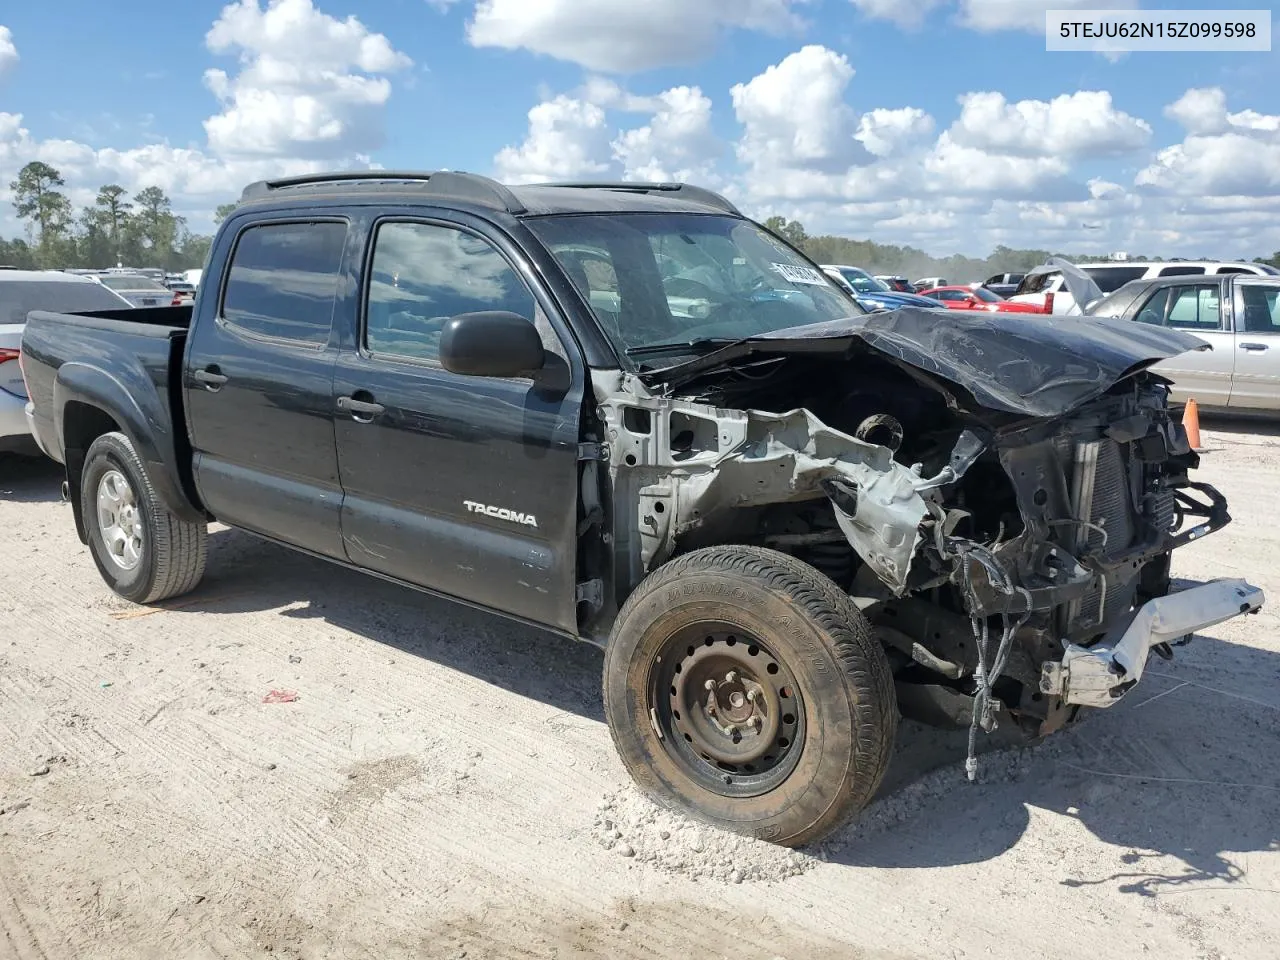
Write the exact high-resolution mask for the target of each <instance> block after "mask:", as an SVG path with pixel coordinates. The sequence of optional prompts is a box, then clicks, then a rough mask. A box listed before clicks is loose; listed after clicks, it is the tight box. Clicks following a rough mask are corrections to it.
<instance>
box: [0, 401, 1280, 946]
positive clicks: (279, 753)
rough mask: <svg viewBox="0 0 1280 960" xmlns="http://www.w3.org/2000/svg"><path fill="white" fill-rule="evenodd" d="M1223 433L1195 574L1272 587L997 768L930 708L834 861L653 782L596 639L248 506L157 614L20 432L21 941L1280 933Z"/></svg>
mask: <svg viewBox="0 0 1280 960" xmlns="http://www.w3.org/2000/svg"><path fill="white" fill-rule="evenodd" d="M1211 426H1214V428H1213V429H1210V430H1209V431H1208V432H1207V433H1206V436H1205V440H1206V444H1207V446H1208V447H1209V448H1210V452H1209V453H1208V454H1206V456H1205V467H1204V469H1203V471H1202V473H1203V474H1204V475H1205V479H1208V480H1210V481H1211V482H1214V483H1216V484H1218V485H1219V486H1220V487H1221V489H1222V490H1223V491H1224V492H1225V493H1226V494H1227V496H1228V498H1229V499H1230V501H1231V504H1232V508H1233V513H1234V515H1235V517H1236V522H1235V523H1234V524H1232V525H1231V526H1230V527H1228V528H1227V529H1226V530H1224V531H1222V532H1220V533H1218V534H1215V535H1214V536H1212V537H1210V538H1208V539H1207V540H1205V541H1204V542H1202V543H1199V544H1196V545H1194V546H1192V547H1189V548H1187V549H1186V550H1184V551H1181V552H1180V554H1179V557H1178V561H1177V566H1176V572H1177V574H1178V575H1179V576H1180V577H1183V578H1186V579H1188V580H1203V579H1209V578H1212V577H1216V576H1246V577H1248V578H1249V579H1251V580H1252V581H1253V582H1255V583H1258V584H1259V585H1261V586H1262V587H1264V589H1267V590H1268V591H1269V592H1270V593H1271V594H1272V596H1273V597H1274V598H1275V599H1274V600H1273V605H1272V606H1271V607H1268V608H1266V609H1264V610H1263V612H1262V613H1261V614H1260V615H1259V616H1257V617H1251V618H1249V619H1247V620H1239V621H1233V622H1231V623H1228V624H1225V625H1223V626H1222V627H1219V628H1216V629H1214V630H1212V631H1210V632H1209V635H1207V636H1202V637H1197V639H1196V640H1195V641H1194V642H1193V643H1192V644H1191V645H1190V646H1189V647H1186V648H1183V649H1182V650H1180V651H1179V655H1178V658H1177V659H1176V660H1175V661H1174V662H1173V663H1164V662H1163V661H1155V662H1153V664H1152V666H1151V669H1150V671H1149V673H1148V678H1147V679H1145V680H1144V681H1143V683H1142V685H1141V686H1140V687H1139V688H1138V689H1136V690H1135V691H1133V693H1132V694H1131V695H1130V696H1129V697H1128V698H1127V699H1126V700H1125V701H1124V702H1123V703H1122V704H1121V705H1119V706H1118V707H1116V708H1115V709H1113V710H1111V711H1108V712H1105V713H1100V714H1098V715H1097V716H1094V717H1093V718H1091V719H1090V720H1089V721H1088V722H1086V723H1084V724H1082V725H1080V726H1079V727H1077V728H1075V729H1072V730H1070V731H1066V732H1064V733H1061V734H1058V735H1055V736H1054V737H1052V738H1050V739H1049V740H1048V741H1047V742H1046V743H1045V744H1043V745H1042V746H1040V747H1038V748H1035V749H1030V750H1020V751H1014V750H1008V749H994V750H993V749H990V748H993V747H994V746H995V744H993V743H988V744H987V746H988V748H989V750H988V752H987V753H986V754H985V756H984V758H983V768H982V776H981V778H980V781H979V782H978V783H977V784H969V783H967V782H966V781H965V779H964V776H963V772H962V767H961V762H962V759H963V754H964V737H963V735H959V734H955V735H953V734H944V733H939V732H936V731H929V730H925V729H923V728H919V727H916V726H914V725H911V724H906V725H904V730H903V734H902V737H901V739H900V743H899V747H898V751H897V754H896V756H895V758H894V764H893V768H892V770H891V772H890V776H889V778H888V781H887V783H886V785H885V788H884V790H883V791H882V794H881V796H880V798H879V799H878V800H877V801H876V802H875V803H874V804H873V805H872V807H871V808H869V809H868V810H867V811H866V813H865V814H864V816H863V817H862V818H861V819H860V820H859V821H858V822H857V823H856V824H854V825H852V826H850V827H849V828H847V829H846V830H844V831H842V832H841V833H839V834H837V835H836V836H835V837H833V838H832V839H831V840H829V841H828V842H826V843H824V844H822V845H821V846H818V847H814V848H811V849H807V850H805V851H802V852H794V851H788V850H784V849H781V848H777V847H772V846H769V845H767V844H762V843H757V842H754V841H749V840H744V839H741V838H738V837H732V836H726V835H724V834H720V833H718V832H716V831H713V830H709V829H708V828H706V827H703V826H701V825H695V824H691V823H688V822H686V821H683V820H681V819H680V818H678V817H674V816H672V815H671V814H669V813H666V812H664V811H661V810H659V809H657V808H655V807H653V806H652V805H651V804H650V803H649V802H648V801H647V800H645V799H643V798H642V797H640V796H639V795H637V794H636V792H635V791H634V790H633V789H632V788H631V787H630V785H629V782H628V780H627V778H626V775H625V773H624V772H623V770H622V768H621V765H620V764H619V762H618V761H617V759H616V758H615V756H614V754H613V751H612V747H611V743H610V739H609V735H608V732H607V730H606V729H605V726H604V723H603V720H602V714H601V704H600V695H599V675H600V669H601V658H600V654H599V653H598V652H597V651H595V650H593V649H591V648H589V647H586V646H578V645H574V644H571V643H568V642H565V641H562V640H559V639H556V638H554V637H548V636H544V635H541V634H537V633H533V632H530V631H528V630H526V629H523V628H520V627H516V626H512V625H510V624H507V623H505V622H502V621H499V620H496V619H493V618H490V617H487V616H484V615H481V614H478V613H474V612H470V611H467V610H465V609H463V608H460V607H457V606H454V605H451V604H448V603H443V602H437V601H433V600H429V599H425V598H423V597H420V596H418V595H416V594H414V593H412V592H409V591H406V590H401V589H399V588H396V587H393V586H390V585H387V584H384V583H381V582H378V581H375V580H372V579H367V578H364V577H361V576H360V575H357V574H352V573H348V572H346V571H343V570H339V569H337V568H334V567H331V566H328V565H325V564H323V563H321V562H319V561H313V560H311V559H308V558H305V557H302V556H299V555H295V554H292V553H289V552H287V551H285V550H283V549H280V548H277V547H274V546H271V545H268V544H264V543H261V542H259V541H257V540H254V539H253V538H250V537H248V536H244V535H242V534H239V533H236V532H232V531H228V530H216V531H215V532H214V533H213V534H212V536H211V544H212V552H211V558H210V573H209V575H208V577H207V579H206V580H205V582H204V584H203V586H202V587H201V588H200V589H199V591H198V592H197V593H196V594H194V595H192V596H190V597H187V598H184V599H183V600H182V601H179V602H177V603H174V604H172V605H170V607H169V608H168V609H165V610H147V609H140V608H135V607H131V606H129V605H128V604H126V603H124V602H123V601H120V600H118V599H117V598H115V597H114V596H112V595H111V594H110V593H109V592H108V591H107V590H106V588H105V587H104V586H103V585H102V583H101V581H100V580H99V578H98V575H97V573H96V571H95V569H94V567H93V564H92V561H91V560H90V559H89V556H88V554H87V552H86V551H85V549H84V548H82V547H81V546H80V544H79V542H78V541H77V540H76V537H75V533H74V530H73V528H72V523H71V515H70V510H69V508H68V507H66V506H65V505H63V504H61V503H59V502H58V483H59V479H60V477H59V475H58V473H57V472H56V470H55V469H54V468H52V467H51V465H49V464H45V463H35V462H23V461H17V460H0V527H2V528H3V530H4V531H5V533H4V538H3V540H2V541H0V583H2V584H3V592H2V594H0V958H4V960H8V958H15V960H26V958H84V957H94V958H104V960H114V958H125V957H130V958H131V957H153V956H154V957H164V958H166V960H169V958H173V957H182V958H184V960H185V958H203V957H259V956H272V957H306V958H320V957H364V956H369V957H377V958H379V960H385V958H394V957H464V956H465V957H472V958H478V957H610V958H629V957H634V958H641V957H645V958H648V957H659V958H672V960H675V958H681V960H684V958H688V957H691V956H698V957H705V958H718V957H730V956H732V957H734V958H735V960H754V958H761V960H771V958H776V957H786V958H794V960H824V958H865V960H907V958H918V960H933V958H960V957H996V958H1003V957H1008V958H1017V960H1025V958H1027V957H1037V958H1058V957H1061V958H1073V960H1074V958H1079V957H1081V956H1088V957H1090V958H1091V960H1106V958H1112V957H1115V958H1122V957H1123V958H1126V960H1128V958H1132V957H1135V956H1144V955H1151V956H1159V957H1161V958H1170V960H1178V958H1204V960H1225V958H1231V960H1240V958H1252V957H1257V958H1275V957H1277V956H1280V631H1278V630H1277V611H1280V607H1278V606H1276V604H1280V564H1278V563H1277V561H1278V560H1280V531H1278V530H1277V528H1276V525H1275V522H1274V520H1275V510H1274V508H1273V495H1274V491H1275V477H1276V475H1277V473H1276V463H1277V454H1278V453H1280V450H1278V449H1277V448H1280V440H1278V439H1276V437H1277V435H1278V434H1277V433H1276V432H1274V431H1272V432H1266V431H1264V432H1253V431H1256V430H1257V428H1254V427H1247V426H1246V427H1239V426H1235V425H1231V424H1219V425H1211Z"/></svg>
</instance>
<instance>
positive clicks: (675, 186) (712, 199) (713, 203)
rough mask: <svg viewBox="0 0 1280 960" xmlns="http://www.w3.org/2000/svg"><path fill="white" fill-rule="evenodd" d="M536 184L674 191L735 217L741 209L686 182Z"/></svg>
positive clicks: (583, 187) (624, 190) (582, 188)
mask: <svg viewBox="0 0 1280 960" xmlns="http://www.w3.org/2000/svg"><path fill="white" fill-rule="evenodd" d="M536 186H539V187H564V188H567V189H570V190H613V191H616V192H619V193H674V194H678V195H679V198H680V199H681V200H688V201H690V202H692V203H700V204H702V205H703V206H705V207H714V208H715V209H716V210H723V211H724V212H725V213H731V214H733V215H734V216H736V217H740V216H742V213H741V211H739V210H738V208H737V207H735V206H734V205H733V204H732V203H730V202H729V201H728V200H726V199H725V198H724V197H723V196H721V195H720V194H718V193H715V192H714V191H712V190H706V189H704V188H703V187H695V186H693V185H692V184H688V183H644V182H639V181H637V182H634V183H633V182H630V181H621V182H615V183H607V182H600V183H591V182H585V181H584V182H573V183H539V184H536Z"/></svg>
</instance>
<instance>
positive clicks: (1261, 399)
mask: <svg viewBox="0 0 1280 960" xmlns="http://www.w3.org/2000/svg"><path fill="white" fill-rule="evenodd" d="M1232 299H1233V304H1234V308H1235V309H1234V313H1235V329H1236V337H1235V341H1236V342H1235V346H1236V350H1235V355H1236V367H1235V377H1234V379H1233V381H1232V388H1231V403H1230V406H1231V407H1232V408H1234V409H1242V410H1267V411H1272V412H1274V411H1276V410H1280V283H1277V282H1276V281H1274V280H1263V279H1261V278H1259V279H1257V280H1250V279H1245V278H1244V277H1239V278H1238V279H1237V280H1236V282H1235V295H1234V297H1233V298H1232Z"/></svg>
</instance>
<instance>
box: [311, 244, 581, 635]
mask: <svg viewBox="0 0 1280 960" xmlns="http://www.w3.org/2000/svg"><path fill="white" fill-rule="evenodd" d="M372 243H373V249H372V254H371V256H370V257H369V258H368V261H367V266H366V269H365V273H366V275H365V277H364V278H363V287H364V297H365V309H364V311H363V322H362V324H361V330H360V339H359V342H358V343H357V344H353V345H351V348H350V349H348V350H344V352H343V354H342V355H341V357H340V358H339V361H338V368H337V377H336V380H335V389H334V395H335V397H336V398H337V400H336V402H337V405H338V411H337V414H336V416H337V420H336V427H335V432H336V436H337V446H338V462H339V470H340V474H341V478H342V487H343V490H344V495H345V498H344V502H343V508H342V533H343V538H344V541H345V544H346V550H347V556H348V557H349V558H350V560H351V562H352V563H355V564H358V565H359V566H361V567H364V568H367V569H370V570H375V571H378V572H380V573H385V574H389V575H391V576H393V577H396V578H399V579H401V580H405V581H408V582H410V583H414V584H418V585H420V586H424V587H427V588H429V589H433V590H438V591H440V592H443V593H446V594H449V595H451V596H454V597H458V598H460V599H463V600H467V601H471V602H474V603H478V604H481V605H483V606H488V607H493V608H499V609H502V610H504V611H506V612H510V613H514V614H516V615H518V616H521V617H524V618H526V619H529V620H532V621H535V622H538V623H542V624H546V625H549V626H554V627H560V628H563V629H567V630H573V629H575V628H576V603H575V599H574V591H575V584H576V579H577V578H576V570H575V562H576V538H577V535H576V525H577V520H578V474H579V467H578V440H579V415H580V411H581V405H582V395H583V375H584V374H583V368H582V365H581V364H580V363H576V362H572V369H571V359H570V358H571V357H574V356H576V352H575V351H574V350H573V349H572V347H571V345H569V346H570V349H566V345H567V344H566V340H565V339H564V338H561V337H559V336H557V334H556V333H555V331H554V330H553V329H552V327H551V325H550V322H549V320H548V311H549V310H552V309H554V305H553V304H552V303H551V302H550V301H549V300H544V299H542V298H540V297H538V296H535V295H534V293H533V292H532V289H531V285H530V284H529V283H527V282H526V280H525V279H524V277H522V275H521V272H520V265H519V262H518V259H517V258H518V254H517V253H516V251H514V250H513V249H511V248H510V247H503V245H502V243H501V240H500V238H497V237H491V236H486V235H485V234H483V233H482V232H480V230H479V229H472V228H469V227H466V226H464V225H462V224H460V223H452V222H444V221H431V222H425V221H421V220H401V219H391V220H383V221H381V222H379V223H377V224H375V225H374V228H373V240H372ZM526 275H528V274H526ZM482 310H506V311H511V312H513V313H518V314H520V315H521V316H524V317H528V318H530V319H532V320H535V321H536V322H537V324H538V327H539V329H540V330H541V331H542V332H543V341H544V344H545V345H546V347H547V351H548V355H549V361H548V366H549V369H551V370H552V372H553V373H555V374H558V376H553V377H551V379H552V380H559V381H560V382H559V383H549V382H547V381H546V380H545V379H538V380H535V379H527V378H525V379H510V380H506V379H490V378H482V377H467V376H458V375H455V374H452V373H449V372H448V371H446V370H445V369H444V368H443V367H442V366H441V365H440V362H439V339H440V333H441V330H442V328H443V325H444V323H445V321H446V320H447V319H449V318H450V317H453V316H456V315H458V314H461V313H471V312H476V311H482Z"/></svg>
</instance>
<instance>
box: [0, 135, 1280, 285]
mask: <svg viewBox="0 0 1280 960" xmlns="http://www.w3.org/2000/svg"><path fill="white" fill-rule="evenodd" d="M64 186H66V183H65V181H64V180H63V177H62V174H61V173H59V172H58V170H56V169H55V168H54V167H51V166H49V165H48V164H47V163H43V162H41V161H39V160H35V161H32V162H31V163H28V164H27V165H26V166H25V167H23V168H22V170H21V171H20V172H19V173H18V179H16V180H14V181H12V182H11V183H10V184H9V189H10V191H12V193H13V206H14V210H15V211H17V214H18V219H20V220H22V221H23V222H24V223H25V224H26V227H27V237H26V238H25V239H23V238H15V239H13V240H5V239H3V238H0V266H11V267H18V268H19V269H27V270H33V269H59V268H61V269H68V268H70V269H77V268H80V269H103V268H106V267H114V266H116V265H117V264H119V265H123V266H127V267H160V268H163V269H165V270H174V271H177V270H186V269H190V268H194V267H200V266H202V265H203V264H204V260H205V255H206V254H207V253H208V252H209V246H210V244H211V243H212V242H213V238H212V237H210V236H206V235H204V234H198V233H192V232H191V231H190V230H188V229H187V224H186V220H185V219H184V218H183V217H180V216H178V215H177V214H175V213H174V212H173V209H172V203H171V201H170V199H169V197H168V195H167V194H166V193H165V192H164V191H163V190H161V189H160V188H159V187H145V188H143V189H142V190H139V191H138V192H137V193H135V194H133V196H130V195H129V193H128V191H126V190H125V189H124V188H123V187H121V186H120V185H119V184H115V183H108V184H104V185H103V186H102V187H99V188H98V194H97V196H96V197H95V198H94V201H93V203H91V204H89V205H87V206H85V207H82V208H81V209H80V212H79V214H77V213H76V212H75V210H74V209H73V207H72V204H71V201H70V200H68V199H67V196H66V194H65V193H63V192H62V191H61V189H60V188H62V187H64ZM235 206H236V205H235V204H234V203H224V204H222V205H220V206H219V207H218V208H217V210H216V211H215V212H214V217H213V219H214V223H221V222H222V221H223V219H225V218H226V217H227V215H228V214H230V213H231V211H232V210H234V209H235ZM765 226H766V227H767V228H768V229H770V230H772V231H773V232H774V233H776V234H778V235H779V236H781V237H783V238H784V239H786V240H788V241H789V242H790V243H792V244H793V245H794V246H797V247H799V248H800V249H801V250H803V251H804V252H805V253H806V254H808V255H809V256H810V257H811V258H813V259H814V260H816V261H817V262H818V263H842V264H848V265H851V266H859V267H862V268H863V269H865V270H868V271H870V272H871V273H874V274H881V275H893V276H905V277H907V278H908V279H916V278H918V277H932V276H940V277H946V278H947V279H948V280H951V281H953V282H956V283H964V282H968V281H972V280H985V279H986V278H987V277H990V276H993V275H995V274H997V273H1025V272H1026V271H1027V270H1029V269H1031V268H1032V267H1035V266H1038V265H1040V264H1042V263H1044V262H1045V260H1047V259H1048V258H1049V257H1050V256H1053V255H1054V254H1053V253H1051V252H1050V251H1048V250H1015V249H1013V248H1011V247H1006V246H998V247H996V249H995V250H994V251H993V252H992V254H991V255H990V256H988V257H986V258H985V259H977V258H974V257H966V256H962V255H960V254H955V255H953V256H950V257H944V258H937V257H932V256H930V255H929V254H927V253H925V252H924V251H923V250H919V249H917V248H915V247H903V246H895V245H892V244H882V243H876V242H875V241H873V240H852V239H850V238H848V237H837V236H811V235H810V234H809V233H808V231H806V230H805V228H804V224H802V223H800V222H799V221H796V220H787V219H786V218H784V217H770V218H769V219H768V220H766V221H765ZM1067 259H1070V260H1076V261H1079V260H1083V259H1106V255H1105V254H1102V255H1099V256H1096V257H1087V258H1085V257H1081V256H1080V255H1074V256H1070V257H1067ZM1134 259H1144V260H1157V259H1161V258H1159V257H1137V256H1135V257H1134ZM1204 259H1213V258H1208V257H1206V258H1204ZM1254 262H1256V263H1269V264H1271V265H1272V266H1275V267H1280V251H1277V252H1276V253H1274V254H1272V255H1271V256H1270V257H1266V258H1264V257H1255V258H1254Z"/></svg>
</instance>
